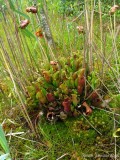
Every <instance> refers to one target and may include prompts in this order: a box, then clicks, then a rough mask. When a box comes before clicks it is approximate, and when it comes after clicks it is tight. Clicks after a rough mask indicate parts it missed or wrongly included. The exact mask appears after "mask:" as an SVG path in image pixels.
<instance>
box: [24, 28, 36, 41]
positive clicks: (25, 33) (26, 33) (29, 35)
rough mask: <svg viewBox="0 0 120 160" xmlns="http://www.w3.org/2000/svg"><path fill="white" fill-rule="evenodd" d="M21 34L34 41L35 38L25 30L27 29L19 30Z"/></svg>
mask: <svg viewBox="0 0 120 160" xmlns="http://www.w3.org/2000/svg"><path fill="white" fill-rule="evenodd" d="M21 32H22V33H23V34H24V35H26V36H27V37H29V38H30V37H32V38H34V39H36V37H35V36H34V35H33V34H32V33H31V32H30V31H29V30H27V29H24V30H21Z"/></svg>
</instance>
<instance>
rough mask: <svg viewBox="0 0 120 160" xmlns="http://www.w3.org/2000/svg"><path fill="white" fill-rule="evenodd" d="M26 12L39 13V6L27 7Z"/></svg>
mask: <svg viewBox="0 0 120 160" xmlns="http://www.w3.org/2000/svg"><path fill="white" fill-rule="evenodd" d="M26 12H31V13H37V8H36V7H34V6H31V7H27V8H26Z"/></svg>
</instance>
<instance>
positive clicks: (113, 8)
mask: <svg viewBox="0 0 120 160" xmlns="http://www.w3.org/2000/svg"><path fill="white" fill-rule="evenodd" d="M118 9H119V6H118V5H114V6H113V7H111V9H110V11H109V14H110V15H113V14H114V13H115V12H116V11H117V10H118Z"/></svg>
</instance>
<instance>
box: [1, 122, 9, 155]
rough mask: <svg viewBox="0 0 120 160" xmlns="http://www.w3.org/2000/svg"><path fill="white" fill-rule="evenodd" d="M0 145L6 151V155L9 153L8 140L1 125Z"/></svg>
mask: <svg viewBox="0 0 120 160" xmlns="http://www.w3.org/2000/svg"><path fill="white" fill-rule="evenodd" d="M0 144H1V146H2V148H3V149H4V151H5V152H6V153H9V147H8V144H7V140H6V137H5V134H4V131H3V129H2V126H1V125H0Z"/></svg>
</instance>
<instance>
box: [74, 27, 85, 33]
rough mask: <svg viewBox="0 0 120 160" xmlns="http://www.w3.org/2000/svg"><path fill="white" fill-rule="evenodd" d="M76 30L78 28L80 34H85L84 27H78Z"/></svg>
mask: <svg viewBox="0 0 120 160" xmlns="http://www.w3.org/2000/svg"><path fill="white" fill-rule="evenodd" d="M76 28H77V30H78V33H79V34H81V33H84V27H83V26H77V27H76Z"/></svg>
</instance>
